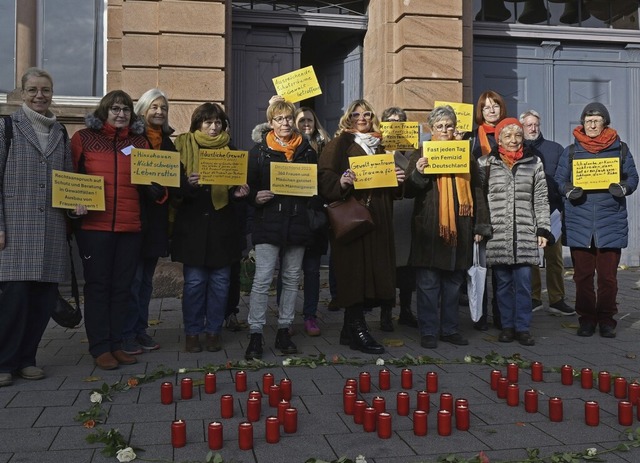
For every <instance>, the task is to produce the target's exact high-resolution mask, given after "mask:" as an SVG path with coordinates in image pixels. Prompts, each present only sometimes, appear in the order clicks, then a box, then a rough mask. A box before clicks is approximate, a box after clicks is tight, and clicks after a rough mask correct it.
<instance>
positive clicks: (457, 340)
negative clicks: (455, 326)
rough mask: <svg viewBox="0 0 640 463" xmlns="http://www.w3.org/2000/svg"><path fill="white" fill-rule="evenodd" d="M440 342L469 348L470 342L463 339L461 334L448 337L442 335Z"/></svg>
mask: <svg viewBox="0 0 640 463" xmlns="http://www.w3.org/2000/svg"><path fill="white" fill-rule="evenodd" d="M440 341H443V342H450V343H451V344H455V345H456V346H468V345H469V341H468V340H467V339H465V338H463V337H462V335H461V334H460V333H453V334H448V335H446V336H445V335H443V334H441V335H440Z"/></svg>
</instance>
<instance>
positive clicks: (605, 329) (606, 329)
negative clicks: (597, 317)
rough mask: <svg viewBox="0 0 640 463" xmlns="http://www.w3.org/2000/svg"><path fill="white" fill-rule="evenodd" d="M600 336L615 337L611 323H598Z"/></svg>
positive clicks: (614, 330)
mask: <svg viewBox="0 0 640 463" xmlns="http://www.w3.org/2000/svg"><path fill="white" fill-rule="evenodd" d="M600 336H602V337H603V338H615V337H616V329H615V327H614V326H611V325H602V324H600Z"/></svg>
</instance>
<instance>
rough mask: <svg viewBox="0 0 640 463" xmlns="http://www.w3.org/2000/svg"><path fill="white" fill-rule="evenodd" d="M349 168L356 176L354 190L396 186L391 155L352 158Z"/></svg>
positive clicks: (394, 169) (394, 168)
mask: <svg viewBox="0 0 640 463" xmlns="http://www.w3.org/2000/svg"><path fill="white" fill-rule="evenodd" d="M349 168H350V169H351V170H352V171H353V172H354V173H355V174H356V179H355V181H354V182H353V187H354V188H355V189H356V190H360V189H364V188H385V187H394V186H398V179H397V178H396V165H395V162H394V160H393V154H374V155H371V156H353V157H350V158H349Z"/></svg>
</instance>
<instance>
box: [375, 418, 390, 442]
mask: <svg viewBox="0 0 640 463" xmlns="http://www.w3.org/2000/svg"><path fill="white" fill-rule="evenodd" d="M376 428H377V429H378V437H379V438H380V439H389V438H390V437H391V415H390V414H389V413H386V412H383V413H378V416H377V417H376Z"/></svg>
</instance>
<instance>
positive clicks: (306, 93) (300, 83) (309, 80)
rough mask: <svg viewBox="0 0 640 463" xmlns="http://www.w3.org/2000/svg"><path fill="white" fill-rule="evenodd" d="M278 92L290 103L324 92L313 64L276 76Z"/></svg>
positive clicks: (275, 83) (274, 79)
mask: <svg viewBox="0 0 640 463" xmlns="http://www.w3.org/2000/svg"><path fill="white" fill-rule="evenodd" d="M272 80H273V85H274V87H275V88H276V93H277V94H278V95H280V96H281V97H283V98H284V99H285V100H286V101H288V102H289V103H297V102H298V101H301V100H306V99H307V98H311V97H314V96H317V95H321V94H322V90H321V89H320V84H318V78H317V77H316V73H315V71H314V70H313V66H307V67H306V68H302V69H298V70H297V71H293V72H289V73H287V74H283V75H281V76H278V77H274V78H273V79H272Z"/></svg>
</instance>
